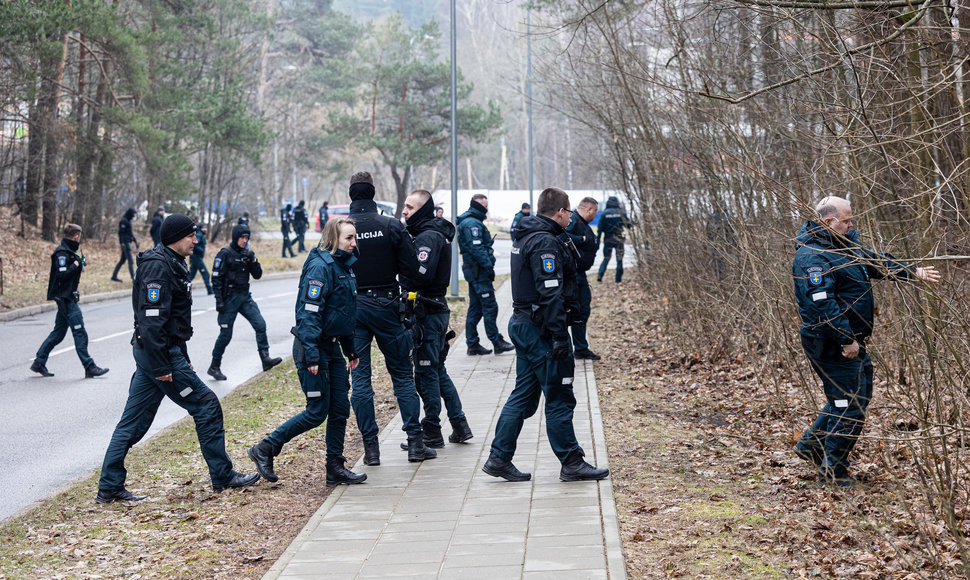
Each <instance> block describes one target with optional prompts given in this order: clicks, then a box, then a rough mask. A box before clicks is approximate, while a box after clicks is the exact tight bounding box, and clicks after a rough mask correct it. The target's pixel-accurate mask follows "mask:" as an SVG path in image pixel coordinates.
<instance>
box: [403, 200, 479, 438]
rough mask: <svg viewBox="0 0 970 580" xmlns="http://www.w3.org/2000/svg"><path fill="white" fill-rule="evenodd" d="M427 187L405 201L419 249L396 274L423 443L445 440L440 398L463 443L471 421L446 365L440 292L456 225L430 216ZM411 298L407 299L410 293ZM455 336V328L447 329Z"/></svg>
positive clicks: (445, 280) (455, 435) (448, 267)
mask: <svg viewBox="0 0 970 580" xmlns="http://www.w3.org/2000/svg"><path fill="white" fill-rule="evenodd" d="M434 210H435V207H434V200H433V199H431V193H429V192H427V191H425V190H423V189H419V190H417V191H414V192H412V193H411V195H409V196H408V197H407V199H406V200H405V201H404V217H405V218H406V219H407V229H408V233H410V234H411V235H412V236H414V245H415V246H417V252H418V263H419V264H420V266H419V267H418V271H417V272H416V273H415V275H414V276H413V277H411V276H408V275H405V274H401V287H402V288H403V289H404V291H405V293H406V294H407V299H408V301H409V304H412V305H413V306H412V308H411V324H412V328H411V336H412V337H414V380H415V382H416V383H417V387H418V395H420V396H421V401H422V402H423V403H424V419H423V420H422V421H421V427H422V429H423V430H424V444H425V445H427V446H428V447H432V448H441V447H444V446H445V440H444V437H442V435H441V401H442V399H444V401H445V408H446V409H447V411H448V420H449V421H450V422H451V429H452V432H451V435H449V436H448V441H450V442H452V443H462V442H464V441H468V440H469V439H471V438H472V430H471V427H469V426H468V420H467V419H466V418H465V413H464V412H463V411H462V408H461V398H460V397H459V396H458V389H457V388H455V383H454V382H453V381H452V380H451V377H449V376H448V371H447V370H446V369H445V360H444V355H443V353H444V352H446V350H445V347H446V346H447V338H446V335H447V334H448V322H449V320H450V319H451V314H450V310H449V308H448V301H447V300H446V299H445V293H446V292H447V290H448V283H449V282H450V279H451V242H452V240H454V238H455V226H453V225H451V222H449V221H448V220H446V219H444V218H440V217H435V216H434ZM412 292H413V293H415V299H414V300H413V301H411V293H412ZM452 336H454V333H452Z"/></svg>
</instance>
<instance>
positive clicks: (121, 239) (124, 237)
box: [111, 207, 138, 282]
mask: <svg viewBox="0 0 970 580" xmlns="http://www.w3.org/2000/svg"><path fill="white" fill-rule="evenodd" d="M137 214H138V212H136V211H135V208H132V207H129V208H128V210H127V211H126V212H125V215H124V216H123V217H122V218H121V219H120V220H119V221H118V243H119V244H120V245H121V258H120V259H119V260H118V263H117V264H115V271H114V272H113V273H112V274H111V281H112V282H121V280H119V279H118V271H119V270H121V265H122V264H124V263H125V262H128V274H129V275H130V276H131V279H132V280H134V279H135V259H134V258H133V257H132V255H131V245H132V244H135V248H136V249H137V248H138V240H136V239H135V233H134V231H133V230H132V227H131V220H132V218H134V217H135V215H137Z"/></svg>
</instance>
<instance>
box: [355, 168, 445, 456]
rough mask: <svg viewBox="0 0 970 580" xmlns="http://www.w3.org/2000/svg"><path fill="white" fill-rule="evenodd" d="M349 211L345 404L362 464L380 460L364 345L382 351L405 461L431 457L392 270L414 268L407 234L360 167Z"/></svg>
mask: <svg viewBox="0 0 970 580" xmlns="http://www.w3.org/2000/svg"><path fill="white" fill-rule="evenodd" d="M350 199H351V203H350V217H351V219H353V220H354V224H355V225H356V226H357V252H358V253H359V254H360V260H359V261H357V262H356V263H355V264H354V266H353V268H354V274H355V275H356V276H357V324H356V328H355V330H354V348H355V350H356V352H357V356H358V357H360V364H359V365H358V366H357V368H356V369H355V370H354V372H353V373H352V379H353V380H352V384H353V392H352V393H351V395H350V404H351V406H353V408H354V415H356V416H357V427H358V429H359V430H360V434H361V437H362V438H363V440H364V464H365V465H380V464H381V455H380V444H379V442H378V440H377V435H378V434H379V433H380V429H379V428H378V426H377V419H376V417H375V414H374V388H373V386H371V362H370V346H371V341H372V340H373V339H377V346H378V347H379V348H380V349H381V352H382V353H384V362H385V365H386V366H387V371H388V373H390V375H391V382H392V383H393V384H394V396H395V397H396V398H397V405H398V408H399V409H400V411H401V420H402V421H403V423H404V426H403V429H404V432H405V433H407V436H408V461H424V460H425V459H434V458H435V457H436V456H437V454H436V453H435V451H434V450H433V449H429V448H428V447H426V446H425V444H424V436H423V434H422V430H421V423H420V422H419V419H420V414H421V404H420V401H419V400H418V393H417V391H416V389H415V386H414V367H413V366H412V365H411V348H412V345H411V336H410V334H409V333H408V331H407V329H405V328H404V324H403V317H402V314H403V312H402V306H403V304H402V302H401V292H400V287H399V285H398V282H397V276H398V274H403V275H405V276H410V277H413V276H414V275H415V273H416V272H417V271H418V268H419V264H418V258H417V252H416V251H415V248H414V243H413V242H412V241H411V236H409V235H408V233H407V231H406V230H405V229H404V225H403V224H402V223H401V222H400V221H399V220H397V219H395V218H393V217H390V216H384V215H380V214H378V212H377V204H376V203H374V180H373V178H372V177H371V175H370V173H367V172H365V171H361V172H358V173H355V174H354V175H353V177H351V178H350Z"/></svg>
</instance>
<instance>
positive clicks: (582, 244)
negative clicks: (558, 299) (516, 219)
mask: <svg viewBox="0 0 970 580" xmlns="http://www.w3.org/2000/svg"><path fill="white" fill-rule="evenodd" d="M598 207H599V203H598V202H597V201H596V200H595V199H593V198H592V197H584V198H583V199H582V200H580V202H579V205H577V206H576V210H575V211H573V213H572V216H570V218H569V226H568V227H567V228H566V233H567V234H568V235H569V237H570V239H572V241H573V243H574V244H575V245H576V249H578V250H579V253H580V256H579V259H578V260H577V261H576V284H577V287H578V292H579V312H578V315H577V316H576V319H575V320H574V321H573V324H572V326H571V327H570V328H571V329H572V333H573V347H575V349H576V350H575V352H574V353H573V356H574V357H575V358H577V359H588V360H600V355H598V354H596V353H595V352H593V351H591V350H590V349H589V341H587V340H586V323H587V322H588V321H589V315H590V307H591V304H592V302H593V293H592V291H591V290H590V288H589V279H588V278H587V276H586V273H587V272H589V269H590V268H592V267H593V262H594V261H596V251H597V250H599V248H600V244H599V239H598V238H597V237H596V234H594V233H593V228H591V227H589V222H591V221H593V218H595V217H596V210H597V208H598Z"/></svg>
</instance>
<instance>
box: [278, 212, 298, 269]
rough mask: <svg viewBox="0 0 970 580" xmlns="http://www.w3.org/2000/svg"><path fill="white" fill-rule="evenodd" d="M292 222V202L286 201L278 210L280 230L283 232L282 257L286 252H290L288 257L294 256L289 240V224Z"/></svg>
mask: <svg viewBox="0 0 970 580" xmlns="http://www.w3.org/2000/svg"><path fill="white" fill-rule="evenodd" d="M292 223H293V204H292V203H288V204H286V207H284V208H283V209H281V210H280V232H281V233H282V234H283V257H284V258H285V257H286V252H287V251H289V252H290V257H291V258H292V257H294V256H296V254H294V253H293V242H291V241H290V225H291V224H292Z"/></svg>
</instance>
